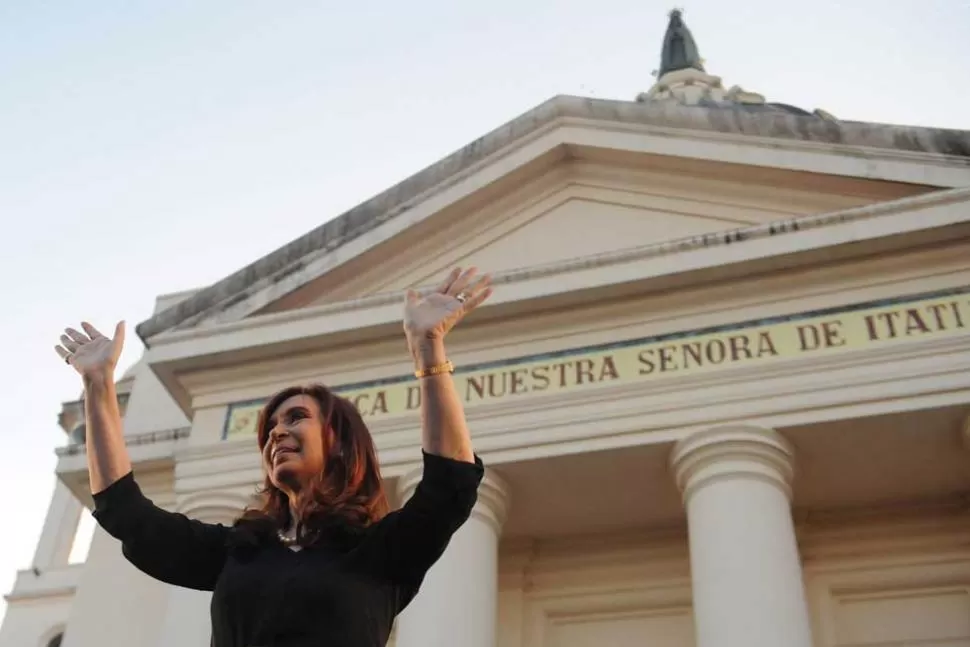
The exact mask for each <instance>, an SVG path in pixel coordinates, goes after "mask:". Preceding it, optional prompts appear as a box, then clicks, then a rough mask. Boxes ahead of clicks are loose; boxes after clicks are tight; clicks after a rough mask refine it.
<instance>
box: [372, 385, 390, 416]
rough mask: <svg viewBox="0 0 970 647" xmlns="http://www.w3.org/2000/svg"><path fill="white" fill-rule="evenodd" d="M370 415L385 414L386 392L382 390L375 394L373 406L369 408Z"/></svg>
mask: <svg viewBox="0 0 970 647" xmlns="http://www.w3.org/2000/svg"><path fill="white" fill-rule="evenodd" d="M370 413H371V415H372V416H373V415H376V414H378V413H387V392H386V391H384V390H381V391H378V392H377V397H376V398H374V406H373V407H371V411H370Z"/></svg>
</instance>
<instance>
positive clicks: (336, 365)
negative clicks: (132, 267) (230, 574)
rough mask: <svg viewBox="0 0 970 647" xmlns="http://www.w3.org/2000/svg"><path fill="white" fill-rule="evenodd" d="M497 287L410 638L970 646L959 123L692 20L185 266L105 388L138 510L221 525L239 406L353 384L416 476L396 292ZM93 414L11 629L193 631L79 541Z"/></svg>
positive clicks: (248, 427)
mask: <svg viewBox="0 0 970 647" xmlns="http://www.w3.org/2000/svg"><path fill="white" fill-rule="evenodd" d="M470 265H475V266H477V267H479V268H481V269H482V270H483V271H490V272H492V273H493V274H494V275H495V282H496V292H495V294H494V296H493V297H492V299H491V300H490V301H489V303H488V304H487V305H486V306H484V307H483V308H482V309H481V310H480V311H479V312H476V314H475V315H474V316H473V317H471V318H470V319H469V320H468V321H466V322H465V323H464V324H463V325H462V326H461V327H460V328H458V329H456V330H455V331H454V333H453V334H452V336H451V337H450V339H449V342H450V343H449V349H450V352H451V353H452V355H451V359H452V360H453V361H454V363H455V365H456V367H457V372H456V374H455V380H456V381H457V384H458V386H459V389H460V392H461V394H462V396H463V398H464V403H465V407H466V411H467V415H468V419H469V423H470V427H471V429H472V434H473V438H474V441H475V447H476V450H477V452H478V453H479V454H480V455H481V456H482V458H483V460H484V461H485V463H486V465H487V468H488V469H487V475H486V478H485V481H484V483H483V485H482V488H481V491H480V496H479V502H478V504H477V506H476V508H475V511H474V513H473V515H472V517H471V519H470V520H469V522H468V523H467V524H466V525H465V526H464V527H463V528H462V529H461V531H460V532H459V533H458V535H457V536H456V537H455V539H454V541H453V542H452V544H451V546H450V547H449V548H448V550H447V551H446V553H445V555H444V556H443V558H442V559H441V561H440V562H439V563H438V564H437V565H436V566H435V567H434V569H433V570H432V571H431V573H430V574H429V576H428V578H427V580H426V582H425V585H424V588H423V589H422V591H421V593H420V594H419V596H418V597H417V598H416V600H415V601H414V603H413V604H412V605H411V606H410V607H409V608H408V609H407V610H406V611H405V613H404V614H403V615H402V616H401V617H400V618H399V621H398V623H397V626H396V627H395V632H394V636H393V642H394V645H395V646H396V647H428V646H430V647H444V646H446V645H448V646H451V645H462V646H463V647H593V646H597V647H598V646H600V645H610V646H611V647H632V646H634V645H644V644H656V645H665V646H667V647H779V646H782V645H784V646H785V647H849V646H850V645H851V646H853V647H858V646H865V645H871V646H873V647H876V646H884V645H905V646H907V647H930V646H933V647H970V542H968V541H967V538H968V537H970V514H968V512H970V507H968V505H970V418H968V414H970V133H968V132H958V131H947V130H940V129H933V128H920V127H903V126H890V125H883V124H871V123H859V122H845V121H840V120H838V119H837V118H836V117H834V116H832V115H830V114H828V113H826V112H824V111H822V110H815V111H807V110H801V109H799V108H796V107H793V106H788V105H785V104H777V103H771V102H769V101H767V100H766V99H765V98H764V97H763V96H761V95H759V94H757V93H754V92H750V91H746V90H743V89H741V88H739V87H725V86H724V85H723V83H722V81H721V79H720V78H718V77H717V76H714V75H712V74H710V73H708V72H707V71H706V70H705V67H704V65H703V64H702V62H701V60H700V57H699V54H698V51H697V46H696V43H695V42H694V39H693V37H692V36H691V34H690V32H689V31H688V29H687V27H686V26H685V25H684V23H683V19H682V17H681V16H680V14H679V13H678V12H674V13H673V14H672V15H671V19H670V24H669V26H668V31H667V35H666V36H665V39H664V44H663V56H662V64H661V68H660V73H659V75H658V78H657V81H656V83H655V85H654V87H653V88H651V89H650V90H649V91H647V92H645V93H644V94H642V95H640V96H639V97H637V99H636V101H607V100H600V99H588V98H579V97H567V96H560V97H555V98H553V99H551V100H549V101H547V102H546V103H544V104H542V105H540V106H538V107H536V108H535V109H533V110H532V111H530V112H528V113H527V114H525V115H522V116H520V117H518V118H516V119H514V120H513V121H511V122H509V123H507V124H505V125H503V126H501V127H500V128H498V129H496V130H494V131H492V132H490V133H488V134H486V135H485V136H483V137H482V138H481V139H479V140H477V141H476V142H475V143H474V144H472V145H469V146H468V147H466V148H464V149H462V150H460V151H458V152H456V153H455V154H453V155H451V156H449V157H448V158H446V159H444V160H442V161H440V162H438V163H437V164H435V165H433V166H431V167H429V168H427V169H424V170H422V171H420V172H419V173H417V174H416V175H414V176H412V177H410V178H408V179H407V180H405V181H404V182H402V183H400V184H398V185H396V186H394V187H391V188H389V189H388V190H387V191H385V192H384V193H382V194H380V195H378V196H376V197H375V198H373V199H371V200H369V201H368V202H365V203H363V204H361V205H360V206H358V207H356V208H354V209H353V210H351V211H350V212H348V213H345V214H343V215H341V216H339V217H337V218H335V219H333V220H331V221H329V222H327V223H326V224H324V225H322V226H321V227H319V228H317V229H316V230H314V231H311V232H309V233H307V234H306V235H305V236H303V237H302V238H300V239H299V240H297V241H294V242H293V243H291V244H289V245H287V246H286V247H284V248H281V249H279V250H277V251H276V252H273V253H272V254H270V255H269V256H267V257H265V258H262V259H258V260H256V261H255V262H254V263H252V264H251V265H249V266H248V267H246V268H243V269H241V270H240V271H239V272H237V273H235V274H233V275H231V276H229V277H227V278H225V279H224V280H222V281H220V282H218V283H216V284H214V285H212V286H208V287H206V288H204V289H201V290H198V291H194V292H190V293H184V294H177V295H169V296H165V297H161V298H160V299H159V300H158V307H157V310H156V313H155V315H154V316H153V317H152V318H151V319H149V320H148V321H145V322H142V323H141V324H140V325H139V326H138V328H137V330H138V333H139V335H140V336H141V337H142V339H143V340H144V341H145V343H146V346H147V350H146V352H145V354H144V356H143V357H142V358H141V359H140V361H139V362H138V363H137V365H136V366H135V367H134V368H133V369H132V370H131V371H130V372H129V374H128V375H126V376H125V377H124V378H123V380H122V382H121V384H120V386H119V393H121V397H122V398H123V403H122V404H123V407H124V410H125V426H126V430H125V432H126V435H127V438H128V445H129V450H130V452H131V455H132V460H133V463H134V464H135V473H136V476H137V477H138V480H139V483H140V484H141V485H142V487H143V489H144V490H145V491H146V493H147V494H148V495H149V496H150V497H151V498H152V499H153V500H154V501H155V502H156V503H158V504H159V505H162V506H165V507H168V508H170V509H173V510H178V511H181V512H184V513H185V514H187V515H190V516H193V517H196V518H199V519H202V520H205V521H211V522H222V523H230V522H231V521H232V519H233V518H234V517H235V516H236V515H238V514H239V512H240V511H241V510H242V509H243V507H244V506H245V505H246V504H247V503H248V500H249V496H250V495H251V494H252V492H253V491H254V487H255V485H256V484H257V482H258V481H259V479H260V464H259V456H258V452H257V450H256V441H255V431H254V425H255V413H256V411H258V408H259V406H260V404H261V402H263V401H264V400H265V399H266V398H267V397H268V396H269V395H270V394H272V393H273V392H274V391H276V390H277V389H279V388H281V387H283V386H286V385H288V384H291V383H305V382H314V381H319V382H324V383H326V384H328V385H331V386H334V387H336V388H337V389H338V390H339V391H340V392H341V393H342V394H344V395H345V396H347V397H349V398H351V399H353V400H354V402H355V403H356V404H357V406H358V408H359V409H360V410H361V412H362V413H363V415H364V417H365V419H366V420H367V421H368V423H369V426H370V428H371V430H372V432H373V434H374V436H375V440H376V442H377V445H378V448H379V453H380V459H381V463H382V470H383V474H384V477H385V479H386V481H387V483H388V487H389V488H390V491H391V492H393V493H394V499H395V502H396V503H398V504H399V503H401V502H402V501H404V500H406V498H407V496H408V495H409V493H410V491H411V489H412V488H413V486H414V484H415V482H416V477H417V476H418V473H417V472H416V471H415V470H416V469H417V468H418V467H419V465H420V444H419V443H420V430H419V421H418V418H417V415H416V411H417V407H418V406H419V402H418V400H417V394H418V391H417V388H416V383H415V381H414V379H413V378H412V377H411V366H410V362H409V358H408V357H407V354H406V352H405V351H404V348H403V345H402V344H403V341H402V336H401V335H402V333H401V330H400V314H401V306H402V292H403V290H405V289H406V288H408V287H415V286H423V285H428V284H431V283H433V282H434V281H435V280H436V279H437V278H438V277H439V276H440V275H442V274H443V273H445V272H447V271H448V270H449V269H450V268H451V267H453V266H462V267H466V266H470ZM82 407H83V405H82V404H81V403H68V404H67V405H65V408H64V411H63V412H62V416H61V423H62V426H64V427H65V430H66V431H72V432H74V433H73V434H72V435H71V436H70V442H69V443H68V444H67V445H66V446H64V447H62V448H60V449H58V456H59V459H58V466H57V479H58V480H57V487H56V490H55V493H54V497H53V499H52V501H51V504H50V509H49V513H48V519H47V523H46V525H45V528H44V532H43V536H42V538H41V540H40V543H39V545H38V548H37V553H36V556H35V560H34V564H32V565H31V567H29V568H27V569H25V570H24V571H21V572H20V573H19V574H18V578H17V581H16V584H15V586H14V588H13V590H12V591H11V592H10V593H9V594H8V596H7V600H8V611H7V616H6V618H5V620H4V624H3V626H2V628H0V647H14V646H15V645H16V646H18V647H21V646H26V647H33V646H34V645H36V646H37V647H46V646H48V645H50V646H55V645H63V646H64V647H94V646H98V647H113V646H118V647H121V646H122V645H124V646H125V647H129V646H132V645H138V646H146V647H148V646H151V647H156V646H158V647H166V646H170V645H171V646H174V645H179V646H186V647H193V646H198V647H202V646H203V645H207V644H208V641H209V628H208V600H207V594H204V593H199V592H193V591H186V590H181V589H175V588H172V587H168V586H165V585H163V584H159V583H157V582H154V581H152V580H150V579H149V578H147V577H146V576H144V575H142V574H141V573H139V572H138V571H136V570H135V569H134V568H133V567H131V566H130V565H129V564H127V562H125V560H124V558H123V557H122V555H121V552H120V547H119V545H118V543H117V542H116V541H115V540H113V539H112V538H110V537H108V536H107V535H106V534H104V533H103V532H101V531H100V530H98V531H96V532H95V535H94V538H93V540H92V544H91V548H90V551H89V555H88V557H87V560H86V561H85V562H84V563H83V564H75V565H71V564H68V560H67V553H68V551H69V550H70V541H71V537H73V526H74V525H76V523H77V519H78V516H79V514H80V513H81V510H82V508H83V507H84V506H88V507H90V505H91V496H90V491H89V488H88V482H87V472H86V461H85V456H84V446H83V428H81V429H78V425H79V424H81V422H82V418H83V416H82Z"/></svg>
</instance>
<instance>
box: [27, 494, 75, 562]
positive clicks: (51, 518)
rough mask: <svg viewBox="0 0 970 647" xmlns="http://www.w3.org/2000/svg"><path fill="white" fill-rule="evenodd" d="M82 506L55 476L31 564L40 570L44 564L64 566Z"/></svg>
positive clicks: (68, 555)
mask: <svg viewBox="0 0 970 647" xmlns="http://www.w3.org/2000/svg"><path fill="white" fill-rule="evenodd" d="M82 510H83V506H82V505H81V502H80V501H78V500H77V499H76V498H75V497H74V494H73V493H72V492H71V491H70V490H69V489H68V487H67V486H66V485H64V483H63V482H62V481H61V480H60V479H57V482H56V483H55V484H54V494H53V495H52V496H51V501H50V504H49V505H48V506H47V517H46V518H45V519H44V529H43V530H42V531H41V533H40V540H39V541H38V542H37V549H36V550H35V551H34V561H33V564H32V566H33V567H34V568H36V569H38V570H39V571H41V572H43V571H45V570H47V569H48V568H57V567H59V566H67V562H68V558H69V557H70V555H71V548H72V547H73V546H74V537H75V535H76V534H77V526H78V522H79V521H80V519H81V511H82Z"/></svg>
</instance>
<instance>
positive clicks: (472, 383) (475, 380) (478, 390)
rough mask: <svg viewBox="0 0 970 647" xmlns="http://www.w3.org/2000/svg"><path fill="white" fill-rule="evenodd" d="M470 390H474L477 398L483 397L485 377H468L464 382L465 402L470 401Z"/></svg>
mask: <svg viewBox="0 0 970 647" xmlns="http://www.w3.org/2000/svg"><path fill="white" fill-rule="evenodd" d="M472 391H474V392H475V394H476V395H477V396H478V399H479V400H482V399H484V398H485V378H484V377H483V376H481V375H479V376H478V377H469V378H468V381H467V382H466V383H465V402H471V401H472Z"/></svg>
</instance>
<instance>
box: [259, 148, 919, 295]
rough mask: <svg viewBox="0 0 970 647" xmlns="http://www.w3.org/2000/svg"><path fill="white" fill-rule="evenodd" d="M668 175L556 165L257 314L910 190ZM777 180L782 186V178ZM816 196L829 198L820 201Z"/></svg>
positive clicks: (584, 163) (586, 163) (687, 172)
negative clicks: (459, 270)
mask: <svg viewBox="0 0 970 647" xmlns="http://www.w3.org/2000/svg"><path fill="white" fill-rule="evenodd" d="M680 166H681V168H679V169H676V170H663V169H646V168H642V167H641V168H637V167H635V166H634V167H631V166H628V165H624V166H617V165H614V164H611V163H608V162H606V161H603V160H595V161H594V160H581V159H579V160H577V159H575V158H570V159H567V160H563V161H561V162H559V163H558V164H557V165H556V167H554V168H550V169H548V170H547V171H546V172H545V173H543V174H542V175H541V176H540V177H538V178H535V179H533V180H532V181H530V182H528V183H525V184H524V185H522V186H519V187H518V188H516V189H515V190H512V191H510V192H508V193H507V194H505V195H502V196H496V197H494V198H493V199H492V200H490V201H489V202H488V203H487V204H483V205H481V206H479V207H478V208H475V209H471V210H468V211H467V212H464V213H458V212H452V213H448V214H444V213H443V214H440V216H439V217H437V218H431V219H429V220H428V221H427V222H425V223H422V225H420V226H416V227H415V229H414V230H413V231H410V232H402V234H401V235H400V236H399V237H398V239H397V240H393V239H392V240H388V241H387V242H386V243H385V244H384V245H383V246H379V247H377V248H375V249H374V250H372V251H371V252H369V253H368V254H364V255H361V257H360V258H358V259H352V260H350V261H348V263H347V264H346V268H345V271H342V272H339V273H335V274H333V275H331V276H329V277H326V276H325V277H321V278H320V279H318V280H316V281H314V282H311V283H310V284H308V285H306V286H304V287H303V288H302V289H301V290H299V291H298V292H294V293H292V294H290V295H288V297H287V298H285V299H281V300H279V301H277V302H275V303H273V304H270V305H269V306H268V307H266V308H265V309H263V310H262V312H278V311H281V310H287V309H292V308H298V307H310V306H317V305H324V304H328V303H333V302H337V301H344V300H351V299H359V298H362V297H367V296H370V295H374V294H379V293H386V292H394V291H402V290H405V289H406V288H408V287H415V286H426V285H431V284H433V283H435V282H436V280H437V279H438V277H440V276H441V275H443V274H445V273H447V271H448V270H449V269H450V268H452V267H455V266H462V267H470V266H476V267H478V268H481V269H482V270H483V271H488V272H493V273H503V272H509V271H513V270H523V269H529V268H538V267H543V266H551V265H554V264H557V263H562V262H565V261H574V260H577V259H582V258H587V257H589V258H594V257H597V256H601V255H604V254H610V253H615V252H622V251H623V250H627V249H631V248H642V247H644V246H648V245H653V244H657V243H663V242H667V241H672V240H680V239H687V238H691V237H694V236H701V235H704V234H711V233H714V232H720V231H728V230H734V229H738V228H742V227H745V226H750V225H759V224H763V223H768V222H772V221H781V220H785V219H790V218H794V217H798V216H802V215H807V214H813V213H825V212H829V211H838V210H842V209H846V208H851V207H855V206H861V205H865V204H870V203H872V202H874V201H880V200H882V199H894V198H898V197H902V196H904V195H908V194H910V192H912V191H913V189H912V188H909V189H907V188H899V187H887V186H881V187H878V189H875V188H873V187H870V190H869V191H865V190H862V188H861V186H855V187H849V186H847V184H846V182H845V181H844V180H841V179H830V180H829V181H828V182H827V186H825V185H826V181H825V179H824V178H817V180H816V182H814V183H812V187H811V189H806V188H804V187H801V186H800V185H799V180H803V179H804V178H792V177H788V178H784V177H778V176H777V174H775V173H771V172H768V173H766V174H765V175H766V177H762V178H756V177H751V176H750V175H749V177H747V178H744V177H742V176H736V177H731V175H732V173H731V172H728V171H727V170H726V169H721V171H720V173H718V171H717V167H716V166H709V165H704V164H696V165H691V168H689V169H685V168H684V165H680ZM781 175H782V176H783V175H784V174H781ZM823 186H825V188H827V189H828V190H827V191H825V190H822V191H820V190H819V189H820V188H822V187H823Z"/></svg>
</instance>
